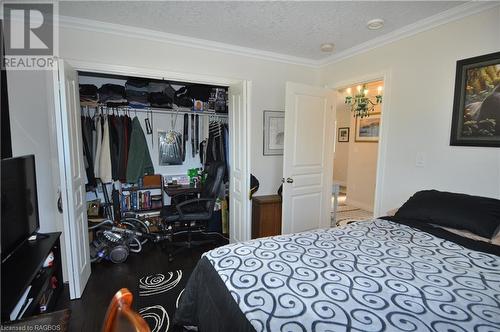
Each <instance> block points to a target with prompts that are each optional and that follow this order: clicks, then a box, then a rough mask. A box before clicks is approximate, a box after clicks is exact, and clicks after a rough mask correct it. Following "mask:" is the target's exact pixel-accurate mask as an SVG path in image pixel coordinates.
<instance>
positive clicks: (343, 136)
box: [337, 127, 349, 142]
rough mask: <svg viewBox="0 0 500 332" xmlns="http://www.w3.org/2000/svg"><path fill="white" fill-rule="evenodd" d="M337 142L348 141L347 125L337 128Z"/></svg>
mask: <svg viewBox="0 0 500 332" xmlns="http://www.w3.org/2000/svg"><path fill="white" fill-rule="evenodd" d="M337 137H338V138H337V141H338V142H349V127H342V128H339V130H338V135H337Z"/></svg>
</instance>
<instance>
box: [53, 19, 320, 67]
mask: <svg viewBox="0 0 500 332" xmlns="http://www.w3.org/2000/svg"><path fill="white" fill-rule="evenodd" d="M59 25H60V27H63V28H71V29H79V30H85V31H92V32H99V33H110V34H114V35H118V36H123V37H134V38H140V39H145V40H149V41H154V42H160V43H168V44H173V45H177V46H185V47H191V48H198V49H203V50H208V51H215V52H221V53H226V54H233V55H239V56H247V57H252V58H257V59H261V60H268V61H269V60H271V61H277V62H282V63H287V64H294V65H301V66H307V67H314V68H316V67H318V61H317V60H313V59H308V58H302V57H296V56H292V55H287V54H281V53H276V52H270V51H263V50H258V49H254V48H249V47H243V46H236V45H232V44H226V43H221V42H215V41H211V40H206V39H199V38H193V37H187V36H182V35H177V34H173V33H167V32H161V31H157V30H151V29H144V28H138V27H132V26H127V25H122V24H115V23H107V22H101V21H94V20H89V19H83V18H76V17H70V16H60V17H59Z"/></svg>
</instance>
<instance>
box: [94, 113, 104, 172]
mask: <svg viewBox="0 0 500 332" xmlns="http://www.w3.org/2000/svg"><path fill="white" fill-rule="evenodd" d="M94 127H95V131H96V148H95V157H94V175H95V177H96V178H100V177H101V173H100V160H101V143H102V117H101V116H99V115H98V116H96V117H95V118H94Z"/></svg>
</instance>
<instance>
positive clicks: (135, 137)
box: [127, 116, 154, 183]
mask: <svg viewBox="0 0 500 332" xmlns="http://www.w3.org/2000/svg"><path fill="white" fill-rule="evenodd" d="M153 173H154V167H153V162H152V161H151V156H150V155H149V149H148V145H147V142H146V136H145V135H144V132H143V131H142V127H141V123H140V121H139V119H138V118H137V116H136V117H134V119H133V120H132V134H131V137H130V147H129V152H128V161H127V182H129V183H137V182H138V181H139V178H140V177H142V176H144V174H153Z"/></svg>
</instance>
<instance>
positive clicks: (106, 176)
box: [99, 117, 113, 183]
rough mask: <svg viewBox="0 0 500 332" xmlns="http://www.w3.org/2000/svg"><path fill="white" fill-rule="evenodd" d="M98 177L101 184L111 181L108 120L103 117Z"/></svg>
mask: <svg viewBox="0 0 500 332" xmlns="http://www.w3.org/2000/svg"><path fill="white" fill-rule="evenodd" d="M99 175H100V177H101V181H102V182H103V183H109V182H111V181H112V178H113V174H112V167H111V151H110V140H109V119H108V117H105V119H104V124H103V132H102V142H101V156H100V160H99Z"/></svg>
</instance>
